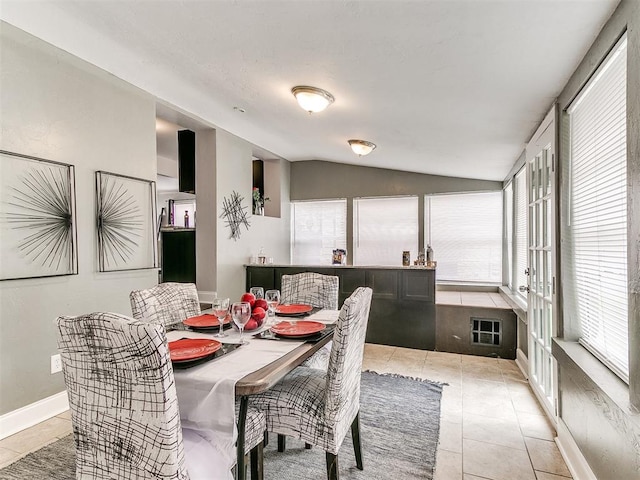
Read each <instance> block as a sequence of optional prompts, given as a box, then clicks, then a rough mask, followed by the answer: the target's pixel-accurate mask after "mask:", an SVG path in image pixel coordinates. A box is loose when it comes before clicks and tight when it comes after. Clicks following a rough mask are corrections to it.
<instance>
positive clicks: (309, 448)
mask: <svg viewBox="0 0 640 480" xmlns="http://www.w3.org/2000/svg"><path fill="white" fill-rule="evenodd" d="M311 447H313V445H311V444H310V443H306V442H305V444H304V448H306V449H307V450H311Z"/></svg>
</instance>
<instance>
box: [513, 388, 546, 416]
mask: <svg viewBox="0 0 640 480" xmlns="http://www.w3.org/2000/svg"><path fill="white" fill-rule="evenodd" d="M527 386H528V384H527ZM509 390H510V392H511V400H512V401H513V407H514V408H515V409H516V411H518V412H523V413H530V414H532V415H544V410H543V409H542V407H541V406H540V403H538V399H537V398H536V397H535V395H534V393H533V392H531V393H524V392H522V391H520V392H514V391H513V390H512V389H511V388H509Z"/></svg>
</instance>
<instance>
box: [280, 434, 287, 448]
mask: <svg viewBox="0 0 640 480" xmlns="http://www.w3.org/2000/svg"><path fill="white" fill-rule="evenodd" d="M286 448H287V437H285V436H284V435H281V434H278V451H279V452H284V451H285V449H286Z"/></svg>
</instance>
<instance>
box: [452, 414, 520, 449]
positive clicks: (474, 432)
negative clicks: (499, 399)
mask: <svg viewBox="0 0 640 480" xmlns="http://www.w3.org/2000/svg"><path fill="white" fill-rule="evenodd" d="M462 431H463V437H464V438H468V439H470V440H477V441H479V442H485V443H492V444H494V445H502V446H504V447H510V448H515V449H518V450H526V447H525V444H524V440H523V438H522V434H521V433H520V428H519V427H518V422H517V421H515V422H514V421H513V420H504V419H500V418H492V417H486V416H484V415H474V414H471V413H466V412H465V413H463V415H462Z"/></svg>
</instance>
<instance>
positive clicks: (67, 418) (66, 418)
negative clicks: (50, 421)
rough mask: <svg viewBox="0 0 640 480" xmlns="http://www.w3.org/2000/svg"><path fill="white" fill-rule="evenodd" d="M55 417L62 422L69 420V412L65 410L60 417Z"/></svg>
mask: <svg viewBox="0 0 640 480" xmlns="http://www.w3.org/2000/svg"><path fill="white" fill-rule="evenodd" d="M56 416H57V417H58V418H62V419H64V420H71V410H67V411H66V412H62V413H61V414H60V415H56Z"/></svg>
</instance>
